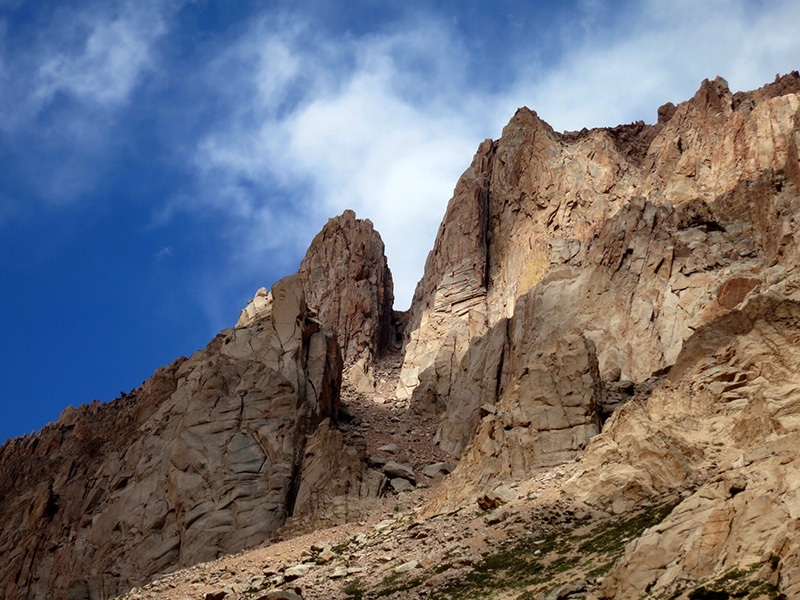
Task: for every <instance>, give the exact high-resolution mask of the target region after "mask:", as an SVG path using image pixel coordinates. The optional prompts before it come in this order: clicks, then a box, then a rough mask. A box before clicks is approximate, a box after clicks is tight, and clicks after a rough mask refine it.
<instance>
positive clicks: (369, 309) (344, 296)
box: [237, 210, 395, 393]
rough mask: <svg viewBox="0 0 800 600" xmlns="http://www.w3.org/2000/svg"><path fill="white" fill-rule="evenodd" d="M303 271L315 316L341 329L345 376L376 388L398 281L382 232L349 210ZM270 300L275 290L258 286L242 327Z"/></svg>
mask: <svg viewBox="0 0 800 600" xmlns="http://www.w3.org/2000/svg"><path fill="white" fill-rule="evenodd" d="M299 274H300V278H301V280H302V282H303V290H304V291H305V295H306V299H307V301H308V305H309V306H310V307H311V311H312V313H313V315H314V317H315V318H316V319H318V320H319V321H320V322H321V323H322V324H324V325H326V326H328V327H330V328H331V329H332V330H333V331H334V332H335V333H336V337H337V340H338V342H339V347H340V348H341V349H342V357H343V359H344V362H345V365H346V367H347V370H346V373H345V377H346V378H347V379H348V380H349V381H350V382H351V383H352V384H353V385H354V386H355V388H356V389H357V390H358V391H362V392H365V393H366V392H371V391H374V390H375V377H374V373H373V363H374V360H375V359H376V358H377V357H378V356H379V355H380V354H381V353H383V352H384V351H386V350H387V349H388V348H390V346H392V345H393V344H394V343H395V340H394V336H395V324H394V321H395V316H394V313H393V311H392V305H393V303H394V285H393V283H392V273H391V271H390V270H389V266H388V264H387V262H386V256H385V254H384V246H383V240H381V236H380V234H379V233H378V232H377V231H375V229H374V228H373V226H372V222H371V221H370V220H369V219H357V218H356V214H355V212H353V211H352V210H346V211H344V212H343V213H342V214H341V215H340V216H338V217H335V218H333V219H329V220H328V222H327V223H326V224H325V226H324V227H323V228H322V231H320V232H319V233H318V234H317V235H316V237H315V238H314V240H313V241H312V242H311V246H309V248H308V251H307V252H306V255H305V257H304V258H303V260H302V262H301V263H300V271H299ZM271 305H272V294H271V293H270V292H268V291H267V290H266V289H265V288H261V289H259V290H258V291H257V292H256V295H255V297H254V298H253V299H252V300H251V301H250V302H248V304H247V306H246V307H245V308H244V310H242V313H241V315H240V316H239V321H238V323H237V327H241V326H243V325H248V324H250V323H253V322H255V321H257V320H258V319H261V318H263V317H264V316H265V315H268V314H269V313H270V310H271Z"/></svg>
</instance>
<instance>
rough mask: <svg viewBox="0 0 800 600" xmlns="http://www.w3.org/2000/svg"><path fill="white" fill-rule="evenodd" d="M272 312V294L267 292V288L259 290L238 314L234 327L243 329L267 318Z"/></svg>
mask: <svg viewBox="0 0 800 600" xmlns="http://www.w3.org/2000/svg"><path fill="white" fill-rule="evenodd" d="M271 311H272V294H270V293H269V292H268V291H267V288H259V289H258V290H257V291H256V295H255V296H253V299H252V300H250V301H249V302H248V303H247V306H245V307H244V308H243V309H242V312H241V313H240V314H239V320H238V321H236V327H245V326H247V325H251V324H252V323H254V322H256V321H258V320H259V319H263V318H264V317H266V316H268V315H269V313H270V312H271Z"/></svg>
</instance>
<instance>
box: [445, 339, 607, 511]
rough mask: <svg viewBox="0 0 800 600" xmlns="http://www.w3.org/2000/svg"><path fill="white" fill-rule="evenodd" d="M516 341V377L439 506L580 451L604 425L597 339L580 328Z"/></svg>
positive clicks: (512, 353) (466, 454) (460, 500)
mask: <svg viewBox="0 0 800 600" xmlns="http://www.w3.org/2000/svg"><path fill="white" fill-rule="evenodd" d="M525 342H526V340H524V339H522V340H516V344H513V343H512V345H511V349H510V350H511V351H510V352H509V358H508V360H509V361H510V362H511V365H510V367H509V372H510V373H511V377H510V379H509V384H508V387H507V389H506V390H505V391H504V392H503V393H502V395H501V397H500V400H499V402H498V403H497V405H496V406H495V407H493V410H491V411H489V413H488V414H487V415H486V416H485V417H484V418H483V419H482V420H481V422H480V425H479V426H478V429H477V432H476V434H475V439H474V441H473V443H471V444H470V445H469V446H468V447H467V450H466V451H465V452H464V454H463V455H462V457H461V461H460V463H459V465H458V467H457V468H456V470H455V471H454V472H453V474H452V475H450V477H449V480H448V485H445V486H441V487H440V488H439V490H438V494H437V496H436V498H434V500H433V501H432V502H431V508H432V509H434V510H438V509H441V508H444V507H448V508H450V507H457V506H462V505H463V504H465V503H466V502H468V501H469V500H470V499H473V498H475V497H477V496H479V495H480V494H481V493H485V492H487V491H491V490H492V488H494V487H496V486H497V484H498V482H501V481H504V480H505V481H507V480H513V479H516V480H520V479H524V478H525V477H527V476H528V475H530V474H531V473H534V472H535V471H536V470H539V469H542V468H545V467H552V466H554V465H558V464H561V463H564V462H567V461H569V460H572V459H574V458H576V457H578V456H579V455H580V454H581V453H582V451H583V449H584V447H585V446H586V443H587V442H588V441H589V439H590V438H592V437H594V436H596V435H597V434H598V433H599V432H600V418H599V401H600V396H601V394H602V384H601V382H600V377H599V374H598V370H597V358H596V356H595V352H594V344H593V343H592V342H591V341H590V340H587V339H585V338H583V337H581V336H579V335H577V334H570V335H567V336H565V337H563V338H561V339H559V340H557V341H556V342H555V343H554V344H552V345H551V346H545V347H544V348H540V349H535V348H532V347H530V346H528V345H527V344H526V343H525Z"/></svg>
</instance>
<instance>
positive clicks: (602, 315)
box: [398, 74, 800, 456]
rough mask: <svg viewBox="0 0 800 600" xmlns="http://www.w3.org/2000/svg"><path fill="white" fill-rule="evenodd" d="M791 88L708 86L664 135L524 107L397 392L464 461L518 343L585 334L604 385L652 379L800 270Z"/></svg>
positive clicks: (466, 203) (467, 221)
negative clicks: (742, 306) (565, 121)
mask: <svg viewBox="0 0 800 600" xmlns="http://www.w3.org/2000/svg"><path fill="white" fill-rule="evenodd" d="M798 90H800V77H798V76H797V75H796V74H790V75H787V76H785V77H783V78H780V79H779V80H778V81H776V83H775V84H770V85H769V86H765V87H764V88H762V89H761V90H757V91H755V92H748V93H740V94H731V93H730V91H729V90H728V89H727V85H726V84H725V82H724V80H722V79H717V80H715V81H713V82H709V81H705V82H703V84H702V85H701V89H700V90H699V91H698V93H697V94H696V95H695V97H694V98H692V99H691V100H689V101H687V102H684V103H681V104H680V105H678V106H677V107H674V110H672V109H670V110H668V111H667V112H668V113H669V118H667V117H666V113H665V116H664V118H663V119H661V120H660V122H659V123H658V124H657V125H652V126H648V125H644V124H643V123H635V124H632V125H625V126H619V127H615V128H610V129H596V130H592V131H582V132H576V133H563V134H559V133H557V132H554V131H553V130H552V129H551V128H550V127H549V126H547V124H546V123H544V122H542V121H541V120H540V119H539V118H538V117H537V115H536V114H535V113H533V112H532V111H530V110H527V109H520V110H519V111H518V112H517V114H516V115H515V116H514V118H513V119H512V120H511V122H510V123H509V124H508V126H507V127H506V128H505V129H504V131H503V136H502V137H501V138H500V139H499V140H498V141H496V142H494V143H490V142H488V141H487V142H484V143H483V144H481V146H480V148H479V150H478V153H477V154H476V156H475V159H474V160H473V164H472V165H471V167H470V168H469V169H468V170H467V171H466V172H465V173H464V175H463V176H462V178H461V180H460V181H459V184H458V186H457V187H456V191H455V194H454V196H453V199H452V200H451V202H450V204H449V206H448V209H447V213H446V214H445V217H444V220H443V223H442V227H441V228H440V232H439V235H438V237H437V241H436V243H435V245H434V249H433V251H432V252H431V255H430V256H429V259H428V261H427V263H426V271H425V275H424V276H423V278H422V280H421V281H420V283H419V285H418V287H417V291H416V294H415V301H414V303H413V305H412V308H411V311H410V312H411V314H410V322H409V326H408V331H407V338H406V355H405V359H404V364H403V369H402V373H401V383H400V385H399V386H398V397H410V398H411V400H412V406H414V408H415V410H418V411H422V412H424V411H428V412H433V413H435V414H439V415H441V418H442V425H441V428H440V431H439V437H438V439H439V442H440V444H441V446H442V448H443V449H445V450H447V451H448V452H451V453H452V454H454V455H456V456H458V455H459V454H460V453H461V452H462V451H463V449H464V448H465V447H466V445H467V443H469V440H470V439H471V438H472V436H473V435H474V432H475V427H476V426H477V424H478V422H479V420H480V407H481V406H482V405H485V406H491V405H493V404H495V403H496V402H497V401H498V399H499V398H500V396H501V395H502V394H503V393H504V390H505V389H506V387H507V386H508V382H509V378H512V379H513V377H514V374H513V373H512V372H511V371H510V370H509V369H508V367H507V364H506V362H505V361H504V358H503V357H508V356H513V355H514V354H515V353H517V352H518V349H517V348H514V347H513V343H512V342H513V340H521V339H529V340H536V341H535V342H533V343H534V344H536V343H547V342H546V341H547V340H548V339H556V338H558V337H560V336H563V335H566V334H569V333H570V332H572V331H580V332H583V335H585V337H587V338H589V339H591V340H592V341H593V342H594V344H595V346H596V352H597V357H598V364H599V369H600V374H601V377H602V379H604V380H606V381H614V380H617V379H625V380H631V381H633V382H636V383H642V382H644V381H646V380H647V379H648V378H650V377H651V376H652V375H653V374H657V373H660V372H662V371H663V370H665V369H667V368H668V367H669V366H670V365H672V364H674V362H675V360H676V359H677V357H678V355H679V353H680V351H681V348H682V347H683V344H684V342H685V340H686V339H687V338H688V337H690V336H691V335H692V333H693V332H694V331H695V330H697V329H698V328H699V327H701V326H702V325H703V324H704V323H708V322H710V321H712V320H713V319H715V318H716V317H718V316H719V315H722V314H724V313H725V312H727V311H729V310H732V309H733V308H735V307H736V306H737V305H738V304H739V303H741V301H742V300H743V299H744V298H745V297H746V295H747V294H748V293H752V292H754V291H758V290H763V289H764V288H765V287H766V283H767V281H766V280H765V276H766V277H767V278H769V277H773V275H771V274H770V272H774V273H776V275H774V277H780V275H778V274H777V273H781V272H783V271H781V269H783V268H784V266H785V265H790V264H794V263H795V262H796V260H797V248H798V247H800V246H798V242H800V234H798V233H797V228H796V226H795V225H794V223H796V222H797V221H798V219H800V213H798V206H797V203H796V201H795V199H796V197H797V190H798V185H800V168H799V167H798V160H797V157H798V156H800V151H798V141H797V140H798V134H797V132H798V130H800V120H798V110H799V109H800V96H799V95H798ZM678 142H680V143H678ZM504 319H509V321H507V322H506V321H504ZM504 329H505V330H504Z"/></svg>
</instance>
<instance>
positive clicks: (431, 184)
mask: <svg viewBox="0 0 800 600" xmlns="http://www.w3.org/2000/svg"><path fill="white" fill-rule="evenodd" d="M612 4H613V3H610V2H600V1H599V0H586V1H584V2H581V3H579V5H578V6H579V8H578V10H579V11H582V13H581V14H579V15H576V16H575V19H576V21H575V23H576V28H575V30H574V31H573V33H574V38H573V39H570V40H569V44H568V45H567V46H565V49H564V52H563V53H562V54H561V55H560V57H559V59H558V60H557V61H556V62H554V63H553V64H550V65H542V63H541V61H540V59H539V58H538V57H539V56H540V52H539V51H540V50H541V49H537V48H536V47H535V41H532V45H531V47H530V48H529V49H528V50H529V53H528V54H523V55H517V56H513V57H511V56H499V57H498V58H497V60H501V61H507V62H511V63H512V64H513V65H515V66H516V68H517V77H516V80H515V82H514V84H513V85H511V86H509V88H508V89H506V90H503V91H502V92H500V93H489V92H487V91H485V89H484V86H482V85H481V82H479V81H474V80H470V79H469V78H468V77H467V76H466V68H465V66H464V65H465V64H467V63H468V62H469V60H470V57H469V56H466V54H465V53H466V51H465V50H464V47H463V46H462V45H461V44H460V41H459V39H458V34H457V33H456V31H455V30H454V29H453V26H452V25H447V24H446V23H444V22H438V21H436V20H435V19H428V20H426V21H424V22H423V21H421V20H420V21H417V22H413V23H405V24H403V25H402V26H400V25H398V26H397V27H396V28H395V30H394V31H392V32H389V33H384V34H381V35H372V36H365V37H361V38H352V37H347V38H342V39H338V40H333V39H322V38H320V37H319V36H318V35H315V34H314V33H313V32H312V31H311V30H310V28H309V27H305V26H303V25H298V24H297V23H296V22H291V21H290V20H286V19H284V20H282V21H281V23H280V26H270V24H269V22H268V21H266V20H265V21H263V22H261V23H260V24H259V25H258V26H256V27H254V28H253V29H252V30H251V31H250V32H249V33H248V35H246V36H245V37H243V38H242V39H241V40H239V42H238V43H237V44H236V46H235V47H233V48H231V49H229V50H228V51H227V52H226V53H225V54H224V55H223V56H221V57H220V59H219V61H218V63H217V65H216V69H217V71H216V72H217V75H216V76H218V77H219V78H220V81H221V80H222V79H225V86H233V88H234V89H235V90H236V98H232V101H231V103H230V105H229V107H228V108H229V111H230V112H229V113H228V114H227V115H226V116H225V118H224V119H222V120H221V121H220V123H219V124H217V126H216V127H215V128H214V130H213V131H211V132H210V133H209V135H208V136H206V137H205V139H204V140H203V142H202V144H200V145H199V147H198V149H197V154H196V156H195V157H194V161H195V166H196V168H197V173H198V177H199V180H200V181H201V182H202V183H201V184H200V185H199V188H202V190H203V193H202V195H201V197H199V198H193V199H192V202H191V205H192V206H203V207H206V208H207V207H208V206H213V207H215V208H216V209H219V210H224V211H225V212H227V213H228V215H229V216H231V218H232V219H233V220H234V221H235V222H236V235H238V236H239V242H240V246H239V247H240V254H239V256H238V258H239V260H240V261H241V262H242V264H249V265H250V267H251V269H252V270H253V272H254V270H255V269H257V268H259V266H260V265H263V264H264V261H265V260H266V259H267V255H269V254H270V253H274V252H277V251H279V250H280V249H283V251H284V252H287V253H291V252H296V253H297V255H298V256H299V255H301V254H302V252H303V251H304V250H305V246H306V245H307V243H308V242H309V241H310V239H311V237H312V236H313V235H314V233H316V231H318V230H319V228H320V227H321V225H322V224H323V223H324V220H325V218H327V217H330V216H333V215H335V214H338V213H340V212H341V211H342V210H343V209H345V208H353V209H355V210H356V212H357V214H358V215H359V216H360V217H362V218H369V219H371V220H372V221H373V222H374V223H375V226H376V228H377V229H378V231H380V233H381V235H382V237H383V238H384V241H385V243H386V251H387V255H388V257H389V263H390V267H391V268H392V270H393V273H394V276H395V282H396V295H397V297H398V301H397V305H398V308H404V307H405V306H407V304H408V301H409V300H410V297H411V294H412V293H413V288H414V285H415V283H416V281H417V280H418V279H419V277H420V276H421V274H422V269H423V266H424V261H425V256H426V255H427V253H428V251H429V250H430V248H431V247H432V243H433V237H434V235H435V232H436V228H437V227H438V224H439V222H440V220H441V217H442V215H443V213H444V209H445V205H446V202H447V200H448V199H449V197H450V195H451V193H452V190H453V187H454V185H455V183H456V180H457V178H458V176H459V175H460V173H461V172H462V171H463V170H464V169H465V168H466V167H467V166H468V165H469V162H470V158H471V155H472V153H473V152H474V150H475V148H476V147H477V145H478V143H479V142H480V141H481V140H482V139H483V138H485V137H488V136H493V137H497V136H499V133H500V130H501V128H502V126H503V125H504V124H505V123H506V122H507V121H508V119H509V118H510V117H511V116H512V115H513V113H514V111H515V110H516V108H517V107H519V106H521V105H528V106H530V107H531V108H533V109H535V110H537V112H538V113H539V114H540V116H541V117H542V118H544V119H545V120H547V121H548V122H550V123H551V124H552V125H553V126H554V127H555V128H556V129H559V130H561V129H580V128H582V127H584V126H586V127H593V126H613V125H616V124H618V123H625V122H630V121H634V120H638V119H645V120H647V121H648V122H652V121H653V120H654V119H655V115H656V109H657V107H658V106H659V105H660V104H662V103H664V102H667V101H673V102H678V101H682V100H685V99H688V98H689V97H690V96H691V95H692V94H693V93H694V91H695V90H696V89H697V87H698V85H699V83H700V81H701V80H702V79H703V78H706V77H711V78H713V77H714V76H716V75H718V74H719V75H723V76H725V77H726V78H728V80H729V82H730V83H731V86H732V87H733V88H734V89H749V88H752V87H757V86H759V85H761V84H763V83H765V82H766V81H767V80H768V79H771V77H772V75H773V74H774V72H776V71H780V72H787V71H789V70H791V69H794V68H797V67H798V66H800V65H798V64H796V62H795V61H796V60H797V57H798V56H800V36H797V35H796V32H795V27H796V23H797V22H800V20H798V18H800V5H797V4H796V3H795V2H792V1H789V0H781V1H778V2H773V3H760V4H759V8H758V10H754V9H753V8H752V6H753V3H751V2H747V1H745V0H730V1H723V0H710V1H709V2H708V3H699V4H698V3H696V2H689V1H688V0H679V1H677V2H675V1H670V2H666V1H663V0H648V1H645V2H642V3H640V4H639V5H637V6H636V7H635V8H634V9H631V11H629V12H628V13H624V14H616V13H612V12H611V11H615V10H618V7H617V6H614V5H612ZM604 11H605V14H604ZM598 23H605V25H603V26H602V27H600V26H595V25H596V24H598ZM609 23H610V24H609ZM211 72H212V73H214V72H215V71H214V69H212V70H211ZM222 73H224V74H225V76H226V77H227V79H226V78H225V77H222V75H221V74H222ZM231 73H235V78H234V81H231V78H230V77H231V75H230V74H231ZM220 85H221V84H220ZM485 87H486V89H489V88H490V87H491V86H485ZM184 208H190V209H191V206H184Z"/></svg>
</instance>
